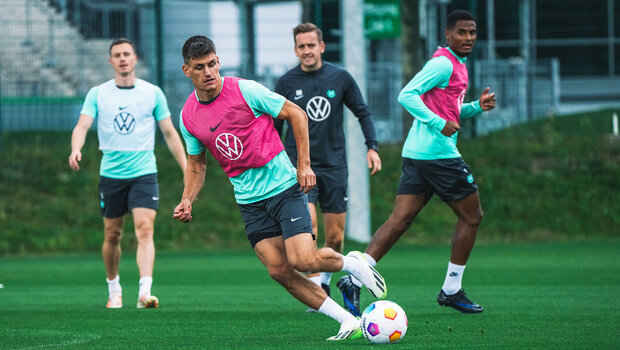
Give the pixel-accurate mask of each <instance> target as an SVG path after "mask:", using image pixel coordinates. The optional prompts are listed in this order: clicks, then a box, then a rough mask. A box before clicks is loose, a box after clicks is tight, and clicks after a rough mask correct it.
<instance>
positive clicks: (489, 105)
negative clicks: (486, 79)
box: [480, 86, 496, 111]
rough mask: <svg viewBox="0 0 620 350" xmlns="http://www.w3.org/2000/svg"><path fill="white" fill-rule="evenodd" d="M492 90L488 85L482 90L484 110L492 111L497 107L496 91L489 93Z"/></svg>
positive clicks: (481, 99) (481, 96) (481, 106)
mask: <svg viewBox="0 0 620 350" xmlns="http://www.w3.org/2000/svg"><path fill="white" fill-rule="evenodd" d="M490 90H491V88H489V87H488V86H487V88H486V89H484V91H483V92H482V95H480V108H482V110H483V111H490V110H492V109H493V108H495V102H496V101H495V93H494V92H493V93H489V91H490Z"/></svg>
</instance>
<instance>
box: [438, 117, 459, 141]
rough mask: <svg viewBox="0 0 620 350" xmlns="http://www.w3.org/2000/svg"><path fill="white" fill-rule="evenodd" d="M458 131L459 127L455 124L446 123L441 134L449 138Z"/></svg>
mask: <svg viewBox="0 0 620 350" xmlns="http://www.w3.org/2000/svg"><path fill="white" fill-rule="evenodd" d="M459 129H461V127H460V126H459V124H458V123H457V122H453V121H446V126H444V127H443V129H442V130H441V133H442V134H444V135H445V136H448V137H450V136H452V135H454V133H455V132H457V131H459Z"/></svg>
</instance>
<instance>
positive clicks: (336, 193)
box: [308, 168, 349, 213]
mask: <svg viewBox="0 0 620 350" xmlns="http://www.w3.org/2000/svg"><path fill="white" fill-rule="evenodd" d="M312 170H313V171H314V174H315V175H316V186H314V187H313V188H312V190H310V192H308V202H310V203H312V204H314V205H316V203H317V202H318V203H319V204H320V205H321V211H322V212H323V213H344V212H346V211H347V201H348V200H349V197H347V180H348V178H349V171H348V169H347V168H339V169H329V170H321V169H312Z"/></svg>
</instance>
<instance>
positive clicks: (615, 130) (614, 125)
mask: <svg viewBox="0 0 620 350" xmlns="http://www.w3.org/2000/svg"><path fill="white" fill-rule="evenodd" d="M611 120H612V130H613V133H614V136H615V137H618V114H617V113H615V112H614V116H613V117H612V118H611Z"/></svg>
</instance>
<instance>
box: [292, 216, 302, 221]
mask: <svg viewBox="0 0 620 350" xmlns="http://www.w3.org/2000/svg"><path fill="white" fill-rule="evenodd" d="M299 219H301V216H300V217H298V218H294V219H293V218H291V222H295V221H297V220H299Z"/></svg>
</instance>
